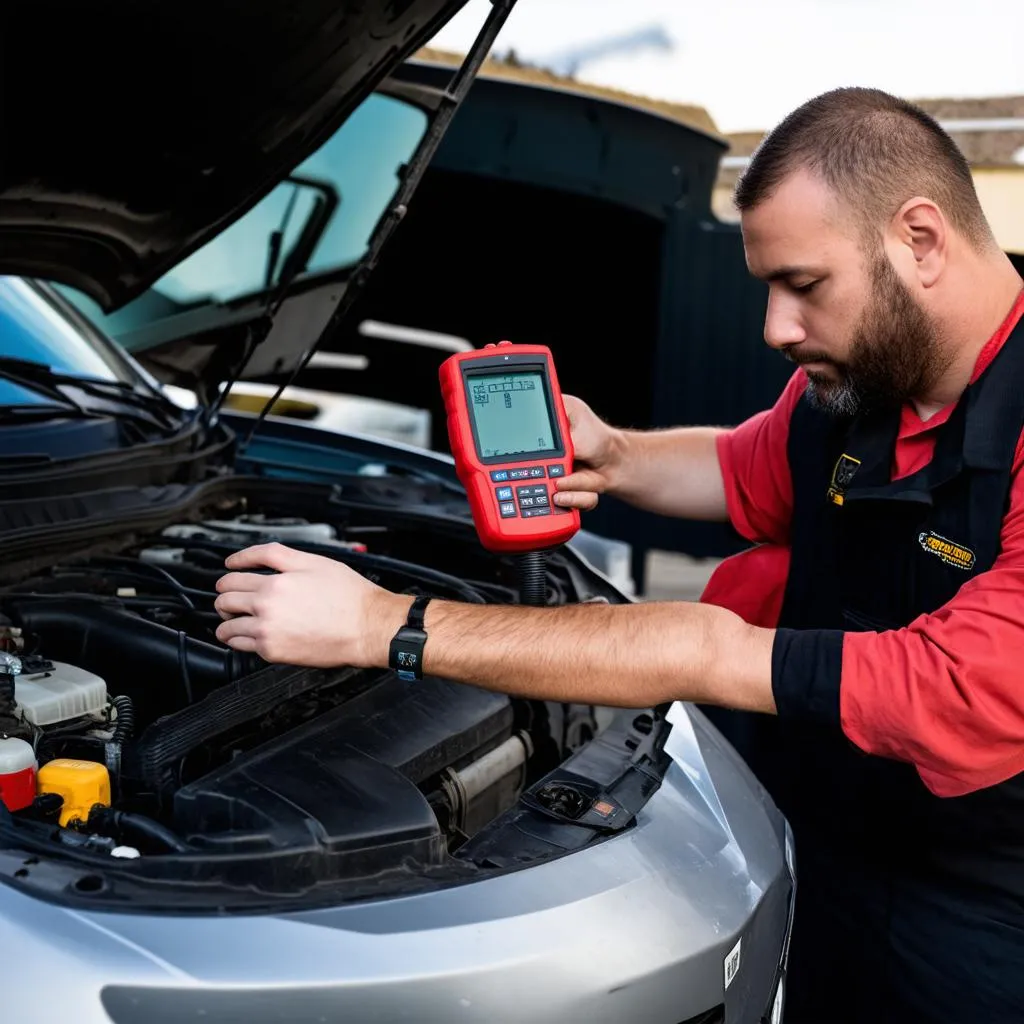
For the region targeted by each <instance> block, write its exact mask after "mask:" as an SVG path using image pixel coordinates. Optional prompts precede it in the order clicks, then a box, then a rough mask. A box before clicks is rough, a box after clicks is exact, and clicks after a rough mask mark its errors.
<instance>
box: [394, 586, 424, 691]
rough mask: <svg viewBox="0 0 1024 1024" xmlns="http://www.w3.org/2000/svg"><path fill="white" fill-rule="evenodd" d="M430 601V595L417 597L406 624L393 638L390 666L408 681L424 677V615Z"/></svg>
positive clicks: (400, 677) (401, 677)
mask: <svg viewBox="0 0 1024 1024" xmlns="http://www.w3.org/2000/svg"><path fill="white" fill-rule="evenodd" d="M429 603H430V598H429V597H417V598H416V600H415V601H413V603H412V607H410V609H409V614H408V616H406V620H405V625H404V626H402V627H401V628H400V629H399V630H398V632H397V633H396V634H395V635H394V637H392V639H391V647H390V648H389V650H388V667H389V668H391V669H394V671H395V672H397V673H398V678H399V679H404V680H405V681H406V682H412V681H413V680H418V679H422V678H423V647H424V645H425V644H426V642H427V633H426V630H425V629H424V628H423V616H424V613H425V612H426V610H427V605H428V604H429Z"/></svg>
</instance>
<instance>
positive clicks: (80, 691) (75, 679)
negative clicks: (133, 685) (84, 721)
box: [14, 661, 107, 726]
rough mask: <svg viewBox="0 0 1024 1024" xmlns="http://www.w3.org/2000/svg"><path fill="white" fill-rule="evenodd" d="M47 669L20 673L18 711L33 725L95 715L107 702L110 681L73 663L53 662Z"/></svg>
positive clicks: (17, 683)
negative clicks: (50, 667) (106, 681)
mask: <svg viewBox="0 0 1024 1024" xmlns="http://www.w3.org/2000/svg"><path fill="white" fill-rule="evenodd" d="M49 664H51V665H52V666H53V667H52V669H50V670H48V671H46V672H37V673H35V674H32V675H30V674H28V673H27V672H25V673H23V674H22V675H20V676H18V677H17V681H16V682H15V685H14V701H15V705H16V710H15V714H17V715H18V716H19V717H21V718H24V719H25V721H27V722H31V723H32V724H33V725H38V726H43V725H57V724H58V723H59V722H67V721H70V720H71V719H72V718H81V717H82V716H83V715H96V714H99V713H100V712H102V711H103V709H104V708H105V707H106V706H107V684H106V683H105V682H104V681H103V680H102V679H100V677H99V676H94V675H93V674H92V673H91V672H86V671H85V669H83V668H76V667H75V666H74V665H65V664H64V663H63V662H60V661H53V662H50V663H49Z"/></svg>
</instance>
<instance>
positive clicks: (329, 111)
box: [0, 0, 466, 311]
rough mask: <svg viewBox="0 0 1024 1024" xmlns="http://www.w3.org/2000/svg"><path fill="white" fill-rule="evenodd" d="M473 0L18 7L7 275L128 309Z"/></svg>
mask: <svg viewBox="0 0 1024 1024" xmlns="http://www.w3.org/2000/svg"><path fill="white" fill-rule="evenodd" d="M465 2H466V0H302V3H282V2H280V0H247V2H246V3H243V4H239V3H229V2H227V0H149V2H147V3H142V4H140V3H138V2H137V0H104V2H103V3H101V4H96V3H72V2H69V0H36V2H33V3H26V4H15V5H13V7H12V8H11V9H10V10H9V11H7V12H6V17H5V25H4V32H3V38H2V42H0V98H2V99H0V103H2V110H0V132H2V137H0V146H2V152H3V159H2V160H0V273H4V274H21V275H26V276H34V277H42V278H48V279H52V280H56V281H62V282H64V283H66V284H68V285H71V286H72V287H74V288H77V289H80V290H81V291H82V292H84V293H86V294H87V295H89V296H90V297H91V298H92V299H94V300H95V301H96V302H97V303H98V304H99V305H100V307H101V308H102V309H104V310H107V311H109V310H112V309H115V308H118V307H119V306H121V305H123V304H124V303H125V302H127V301H128V300H130V299H132V298H134V297H135V296H137V295H139V294H140V293H141V292H142V291H144V290H145V289H146V288H147V287H148V286H149V285H151V284H152V283H153V282H154V281H156V280H157V279H158V278H159V277H160V276H161V275H162V274H164V273H165V272H166V271H168V270H169V269H170V268H171V267H173V266H174V265H175V264H177V263H179V262H180V261H181V260H183V259H184V258H185V257H186V256H188V255H189V254H190V253H192V252H193V251H195V250H196V249H197V248H199V247H200V246H201V245H203V244H204V243H205V242H206V241H208V240H209V239H210V238H212V237H214V236H215V235H216V234H217V233H218V232H220V231H221V230H222V229H223V228H225V227H226V226H227V225H228V224H229V223H231V222H232V221H233V220H235V219H236V218H238V217H239V216H241V215H242V214H243V213H245V212H246V211H247V210H248V209H250V208H251V207H252V206H253V205H254V204H255V203H256V202H257V201H258V200H259V199H260V198H262V197H263V196H264V195H265V194H266V193H267V192H268V191H269V190H270V189H271V188H273V186H274V185H275V184H276V183H277V182H278V181H280V180H281V178H282V177H283V176H285V175H286V174H287V173H288V172H289V171H290V170H291V169H292V168H293V167H295V166H296V165H297V164H298V163H299V162H300V161H301V160H303V159H304V158H305V157H306V156H307V155H308V154H309V153H311V152H312V151H313V150H314V149H316V147H317V146H319V145H320V144H322V143H323V142H324V140H325V139H327V138H328V137H329V136H330V135H331V134H332V133H333V132H334V131H335V130H336V129H337V128H338V126H339V125H340V124H341V123H342V121H344V119H345V118H346V117H347V116H348V115H349V114H350V113H351V112H352V111H353V109H354V108H355V107H356V106H357V105H358V104H359V103H360V102H361V101H362V100H363V99H365V98H366V96H368V95H369V93H370V92H371V91H372V90H373V89H374V87H375V86H376V85H377V84H378V83H379V82H381V81H382V79H383V78H384V77H385V76H386V75H387V74H388V72H389V71H390V70H392V69H393V68H394V67H396V66H397V65H398V64H400V63H401V61H402V60H404V59H405V58H406V57H407V56H408V55H409V54H410V53H412V52H413V51H414V50H416V49H417V48H418V47H419V46H421V45H422V44H423V43H424V42H426V41H427V40H428V39H429V38H430V37H431V36H433V35H434V34H435V33H436V32H437V30H438V29H439V28H440V27H441V26H442V25H443V24H444V23H445V22H447V21H448V20H449V19H450V18H451V17H452V16H453V15H454V14H455V13H456V12H457V11H458V10H459V9H460V8H461V7H462V6H463V5H464V4H465Z"/></svg>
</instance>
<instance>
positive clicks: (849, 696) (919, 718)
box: [839, 438, 1024, 796]
mask: <svg viewBox="0 0 1024 1024" xmlns="http://www.w3.org/2000/svg"><path fill="white" fill-rule="evenodd" d="M1022 445H1024V438H1022V442H1019V443H1018V446H1017V457H1016V463H1015V465H1014V469H1013V473H1014V476H1013V481H1012V484H1011V490H1010V510H1009V512H1008V513H1007V515H1006V518H1005V519H1004V520H1003V528H1002V533H1001V543H1002V552H1001V554H1000V555H999V557H998V559H997V560H996V562H995V564H994V565H993V566H992V568H991V569H990V570H989V571H988V572H984V573H980V574H979V575H978V576H976V577H975V578H974V579H972V580H970V581H969V582H967V583H965V584H964V586H963V587H961V589H960V590H959V592H958V593H957V595H956V596H955V597H954V598H953V599H952V600H951V601H949V602H948V603H947V604H945V605H943V607H942V608H940V609H939V610H938V611H936V612H934V613H933V614H931V615H923V616H921V617H920V618H918V619H915V620H914V621H913V622H912V623H910V625H909V626H907V627H905V628H904V629H900V630H893V631H890V632H886V633H847V634H845V636H844V637H843V653H842V682H841V686H840V694H839V712H840V718H841V722H842V727H843V731H844V732H845V733H846V735H847V736H848V737H849V738H850V739H851V740H852V741H853V742H854V743H856V744H857V746H859V747H860V748H862V749H863V750H865V751H867V752H868V753H870V754H879V755H881V756H883V757H890V758H895V759H898V760H902V761H909V762H911V763H912V764H914V765H915V766H916V768H917V771H918V774H919V775H920V776H921V779H922V781H923V782H924V783H925V785H926V786H927V787H928V788H929V789H930V790H931V791H932V792H933V793H935V794H937V795H938V796H961V795H963V794H965V793H970V792H972V791H974V790H978V789H984V788H986V787H988V786H993V785H996V784H997V783H999V782H1002V781H1004V780H1006V779H1008V778H1010V777H1011V776H1013V775H1016V774H1017V773H1018V772H1021V771H1024V472H1021V468H1022V461H1024V460H1022V454H1021V452H1022Z"/></svg>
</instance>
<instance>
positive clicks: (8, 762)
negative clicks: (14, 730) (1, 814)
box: [0, 736, 36, 811]
mask: <svg viewBox="0 0 1024 1024" xmlns="http://www.w3.org/2000/svg"><path fill="white" fill-rule="evenodd" d="M35 798H36V755H35V751H34V750H33V749H32V746H31V744H29V743H26V742H25V741H24V740H19V739H17V738H16V737H13V736H9V737H6V738H0V800H2V801H3V803H4V806H5V807H6V808H7V810H9V811H20V810H21V809H22V808H23V807H29V806H31V804H32V801H33V800H35Z"/></svg>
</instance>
